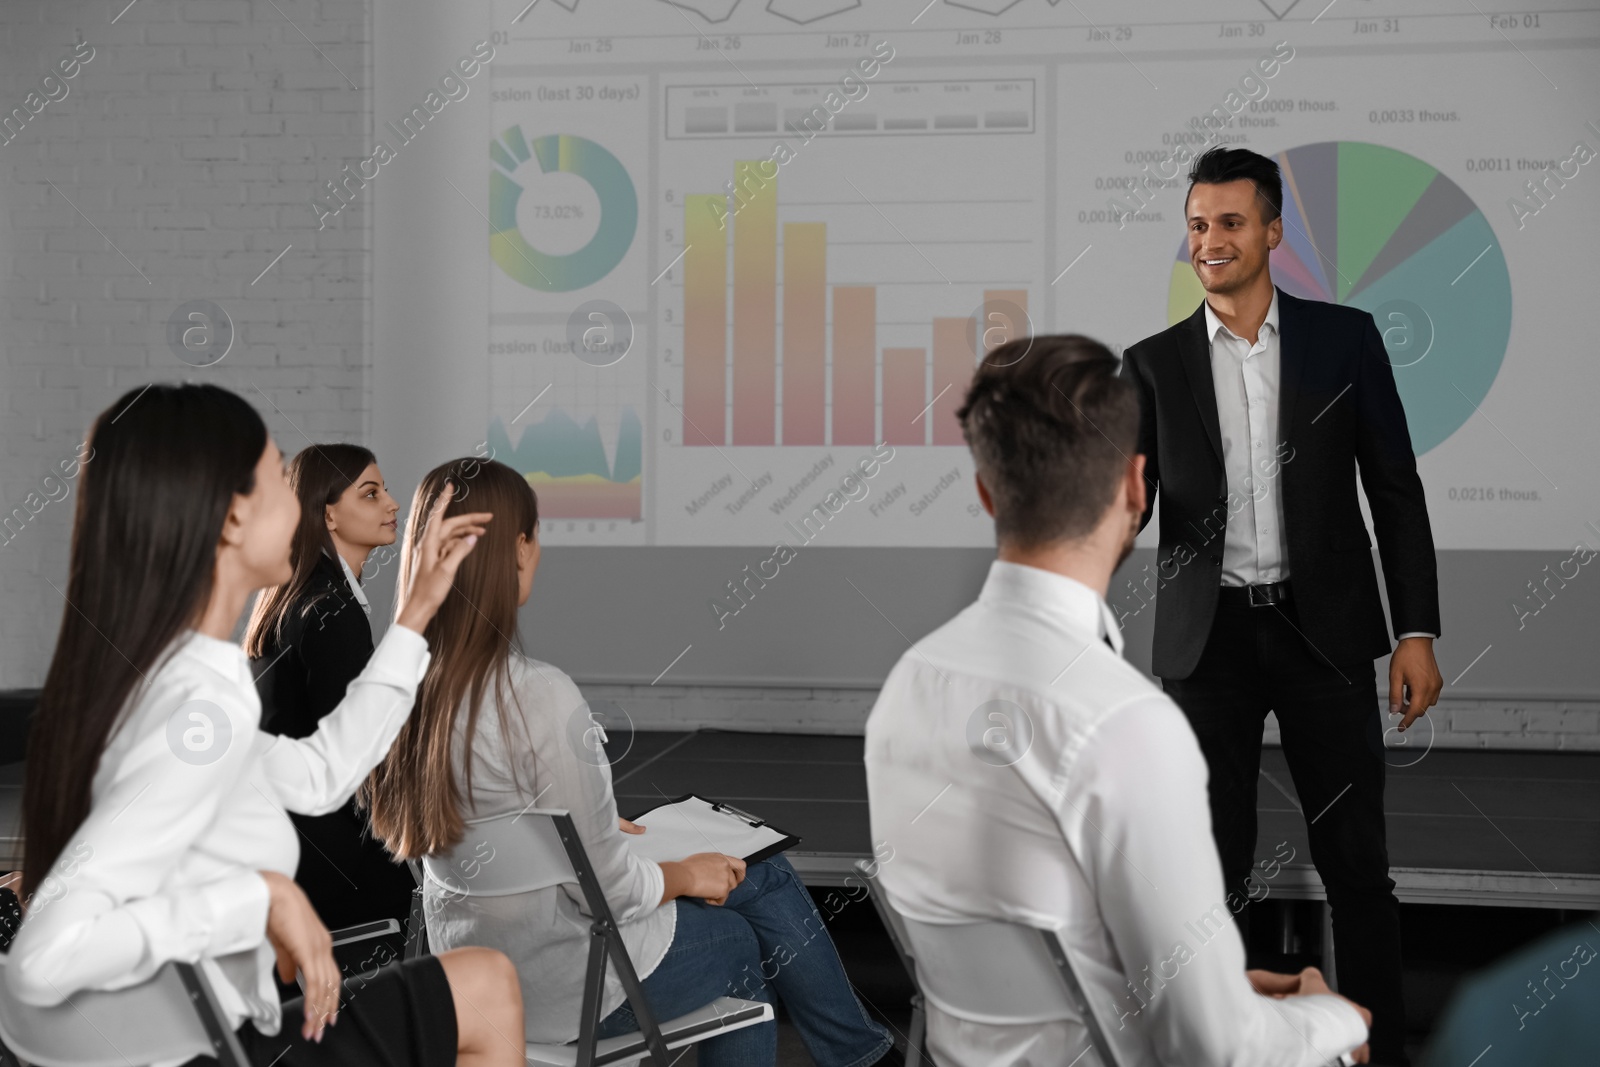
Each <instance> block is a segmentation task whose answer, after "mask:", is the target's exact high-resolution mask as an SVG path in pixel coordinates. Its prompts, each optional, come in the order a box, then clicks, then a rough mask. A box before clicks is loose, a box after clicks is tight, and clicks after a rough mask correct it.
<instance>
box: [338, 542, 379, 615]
mask: <svg viewBox="0 0 1600 1067" xmlns="http://www.w3.org/2000/svg"><path fill="white" fill-rule="evenodd" d="M333 558H334V559H336V560H338V561H339V566H340V567H341V568H343V570H344V580H345V581H346V582H349V583H350V592H351V594H353V595H354V596H355V598H356V603H357V604H360V605H361V610H362V611H363V612H364V613H366V614H367V615H369V616H370V615H371V614H372V605H371V604H369V603H368V602H367V594H366V591H365V590H363V589H362V588H361V580H360V579H359V578H357V577H356V573H355V571H353V570H351V569H350V564H348V563H346V562H345V558H344V557H343V556H341V555H339V553H337V552H335V553H334V554H333Z"/></svg>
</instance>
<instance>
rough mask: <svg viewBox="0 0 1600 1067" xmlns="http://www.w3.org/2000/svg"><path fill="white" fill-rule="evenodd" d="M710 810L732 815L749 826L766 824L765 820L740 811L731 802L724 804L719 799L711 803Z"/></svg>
mask: <svg viewBox="0 0 1600 1067" xmlns="http://www.w3.org/2000/svg"><path fill="white" fill-rule="evenodd" d="M711 810H712V811H720V812H722V814H724V815H732V816H733V817H734V818H736V819H738V820H739V821H740V822H745V823H749V824H750V826H752V827H757V826H765V825H766V824H767V820H765V819H758V818H756V817H755V816H754V815H751V814H750V813H749V812H748V811H740V810H739V809H738V808H736V807H734V806H733V805H732V804H724V803H722V802H721V801H716V802H714V803H713V804H712V805H711Z"/></svg>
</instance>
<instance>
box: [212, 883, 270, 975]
mask: <svg viewBox="0 0 1600 1067" xmlns="http://www.w3.org/2000/svg"><path fill="white" fill-rule="evenodd" d="M201 892H202V893H203V894H204V895H205V896H206V898H208V902H209V903H210V905H211V915H212V932H211V952H210V953H209V954H210V955H213V956H226V955H228V954H229V953H230V952H243V951H244V950H246V949H251V948H255V947H256V946H257V945H259V944H261V942H262V941H263V940H264V939H265V938H266V934H267V914H268V913H269V912H270V911H271V910H272V891H271V890H269V889H268V888H267V880H266V879H265V878H263V877H261V872H260V871H240V872H239V873H238V874H234V875H230V876H228V877H227V878H224V879H222V880H221V881H219V882H213V883H212V884H210V885H208V886H205V887H204V888H203V889H202V890H201Z"/></svg>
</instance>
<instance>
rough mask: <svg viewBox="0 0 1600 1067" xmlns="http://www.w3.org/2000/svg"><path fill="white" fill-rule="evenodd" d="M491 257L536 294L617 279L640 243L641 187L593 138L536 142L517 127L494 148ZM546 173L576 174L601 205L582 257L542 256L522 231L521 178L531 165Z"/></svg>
mask: <svg viewBox="0 0 1600 1067" xmlns="http://www.w3.org/2000/svg"><path fill="white" fill-rule="evenodd" d="M489 158H490V159H491V160H492V161H493V162H494V164H495V169H493V170H491V171H490V172H489V255H490V256H491V257H492V258H493V259H494V261H495V263H497V264H498V265H499V267H500V269H501V270H503V271H505V272H506V274H508V275H509V276H510V277H512V278H514V279H516V280H517V281H518V282H521V283H522V284H523V285H526V286H527V287H528V288H530V289H539V290H542V291H544V292H548V293H566V292H571V291H572V290H574V289H582V288H584V287H585V286H588V285H593V284H594V283H595V282H597V281H599V280H600V279H601V278H604V277H605V276H606V275H607V274H609V273H611V269H612V268H613V267H615V266H616V265H617V264H618V263H620V262H622V257H623V256H625V255H627V252H628V246H629V245H631V244H632V243H633V233H634V230H635V229H637V228H638V224H639V200H638V197H637V196H636V195H635V194H634V191H633V181H632V180H631V179H630V178H629V177H628V171H627V168H625V167H624V166H623V165H622V164H621V163H620V162H619V161H618V160H617V157H616V156H614V155H612V154H611V153H610V152H609V151H607V150H606V149H605V148H604V147H602V146H601V145H599V144H596V143H595V142H594V141H591V140H589V139H588V138H587V137H574V136H572V135H570V134H564V133H562V134H549V135H547V136H544V137H538V138H535V139H534V140H533V142H532V143H531V144H530V143H529V142H528V141H527V140H525V139H524V138H523V136H522V127H520V126H512V127H511V128H510V129H508V130H506V131H505V132H504V133H502V134H501V135H500V137H499V139H498V140H495V141H490V142H489ZM530 163H531V164H532V165H536V166H537V167H538V168H539V170H540V171H541V172H542V173H544V174H552V173H556V172H561V173H566V174H571V175H573V176H575V177H578V178H582V179H583V180H584V181H586V182H588V183H589V187H590V188H591V189H593V190H594V193H595V196H596V197H597V198H598V199H599V201H600V224H599V225H598V226H597V227H595V231H594V236H593V237H591V238H590V239H589V241H588V243H587V244H585V245H584V246H583V247H582V248H579V249H578V250H576V251H574V252H569V253H566V254H562V255H556V254H552V253H548V252H541V251H540V250H539V249H538V248H536V247H535V246H534V245H533V244H532V243H530V242H529V241H528V239H527V237H525V236H524V235H523V233H522V230H521V229H520V228H519V227H518V225H517V202H518V200H520V199H521V197H522V191H523V187H522V185H521V184H520V183H519V182H517V181H516V180H515V179H514V178H513V177H512V175H514V174H515V173H516V172H517V170H518V169H519V168H521V167H522V166H523V165H525V164H530Z"/></svg>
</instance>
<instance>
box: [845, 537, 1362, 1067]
mask: <svg viewBox="0 0 1600 1067" xmlns="http://www.w3.org/2000/svg"><path fill="white" fill-rule="evenodd" d="M1103 635H1104V636H1109V639H1110V645H1111V647H1107V646H1106V644H1105V643H1103ZM1121 649H1122V636H1121V633H1120V632H1119V630H1118V629H1117V625H1116V622H1115V619H1114V617H1113V616H1112V615H1111V612H1110V609H1109V608H1108V607H1107V606H1106V604H1105V601H1104V600H1103V599H1102V598H1101V597H1100V596H1099V595H1098V594H1096V593H1095V591H1094V590H1092V589H1090V588H1089V587H1087V586H1085V585H1083V584H1081V583H1080V582H1077V581H1074V580H1073V579H1071V578H1067V577H1065V576H1063V575H1060V574H1056V573H1053V572H1049V571H1044V570H1040V569H1037V568H1034V567H1026V566H1021V565H1018V564H1013V563H1005V562H1001V561H996V562H995V563H994V564H993V565H992V566H991V567H990V570H989V576H988V580H987V581H986V582H985V583H984V586H983V591H982V593H981V594H980V595H979V597H978V600H977V601H976V602H975V603H973V604H972V605H970V606H969V607H967V608H966V609H965V610H963V611H962V612H961V613H960V614H959V615H957V616H956V617H955V618H953V619H951V620H950V621H949V622H947V623H946V624H945V625H944V626H942V627H940V628H939V629H938V630H935V631H934V632H933V633H932V634H930V635H928V636H927V637H925V638H923V639H922V640H921V641H918V642H917V643H916V645H915V646H913V647H912V648H911V649H910V650H908V651H907V652H906V653H905V654H904V655H902V656H901V657H900V660H899V662H898V663H897V664H896V665H895V667H894V669H893V670H892V671H891V672H890V674H889V677H888V680H887V681H886V682H885V684H884V687H883V690H882V692H881V693H880V694H879V697H878V700H877V703H876V704H875V705H874V707H873V709H872V714H871V715H870V716H869V718H868V719H867V726H866V767H867V790H868V796H869V799H870V803H871V817H872V840H873V846H874V849H875V851H877V850H881V851H882V852H883V853H885V854H889V858H888V859H886V860H884V861H883V862H882V863H881V865H880V868H879V871H880V878H881V881H882V885H883V887H884V890H885V891H886V892H887V893H888V896H889V900H890V901H891V903H892V904H893V905H894V906H895V907H896V908H899V909H900V910H901V911H902V912H904V913H905V914H907V915H909V916H912V917H914V918H917V919H921V920H924V921H929V922H949V921H953V920H961V919H1004V920H1011V921H1017V922H1022V923H1027V924H1030V925H1034V926H1039V927H1048V928H1051V929H1054V930H1056V931H1057V933H1058V936H1060V938H1061V939H1062V942H1063V943H1064V944H1065V945H1066V947H1067V950H1068V952H1069V953H1071V956H1072V960H1073V962H1074V964H1075V965H1076V969H1077V972H1078V976H1079V978H1080V980H1081V981H1082V982H1083V984H1084V986H1085V989H1086V991H1087V994H1088V996H1089V998H1090V1000H1091V1002H1092V1003H1093V1004H1094V1006H1095V1008H1096V1011H1097V1014H1098V1016H1099V1018H1100V1020H1101V1023H1102V1026H1103V1028H1104V1029H1105V1030H1106V1031H1107V1036H1108V1037H1109V1039H1110V1040H1111V1041H1112V1042H1113V1043H1114V1044H1115V1045H1116V1046H1117V1048H1118V1051H1119V1053H1120V1058H1121V1059H1122V1062H1123V1063H1124V1064H1127V1065H1129V1067H1149V1065H1155V1064H1180V1063H1181V1064H1186V1065H1209V1064H1228V1065H1230V1067H1253V1065H1260V1067H1267V1065H1271V1067H1290V1065H1305V1067H1312V1065H1320V1064H1325V1063H1327V1062H1328V1061H1329V1060H1331V1059H1333V1058H1334V1057H1336V1056H1338V1055H1339V1054H1340V1053H1341V1052H1344V1051H1348V1050H1349V1049H1352V1048H1354V1047H1355V1046H1357V1045H1359V1044H1360V1043H1361V1042H1362V1041H1364V1040H1365V1038H1366V1028H1365V1026H1364V1025H1363V1023H1362V1022H1361V1017H1360V1016H1359V1015H1358V1014H1357V1012H1356V1011H1355V1009H1354V1008H1353V1007H1351V1006H1350V1005H1349V1004H1347V1003H1346V1002H1344V1001H1342V1000H1339V999H1337V998H1335V997H1332V996H1312V997H1296V998H1290V999H1285V1000H1272V999H1270V998H1266V997H1262V996H1259V995H1257V994H1256V993H1255V992H1254V990H1252V989H1251V987H1250V984H1249V981H1248V979H1246V977H1245V973H1244V972H1245V958H1244V946H1243V944H1242V942H1241V940H1240V938H1239V934H1238V930H1237V928H1236V927H1235V926H1234V923H1233V917H1232V914H1231V913H1230V911H1229V909H1228V906H1227V904H1226V897H1225V894H1224V890H1223V885H1222V871H1221V867H1220V865H1219V863H1218V860H1217V852H1216V847H1215V845H1214V844H1213V843H1212V838H1211V819H1210V809H1209V807H1208V805H1207V801H1206V764H1205V760H1204V758H1203V757H1202V756H1201V754H1200V748H1199V745H1198V743H1197V742H1196V741H1195V738H1194V733H1193V731H1192V730H1191V729H1190V727H1189V723H1188V721H1187V720H1186V719H1185V718H1184V716H1183V713H1182V712H1181V711H1180V710H1179V709H1178V706H1177V705H1176V704H1174V703H1173V702H1172V700H1171V699H1170V698H1168V697H1167V696H1166V695H1165V694H1163V693H1162V692H1161V691H1160V690H1159V689H1157V688H1156V687H1155V686H1154V685H1152V684H1151V683H1150V682H1149V681H1148V680H1147V679H1145V677H1144V676H1143V675H1141V674H1140V673H1139V671H1138V670H1137V669H1136V668H1134V667H1133V666H1132V665H1131V664H1129V663H1127V662H1125V661H1124V660H1123V659H1122V658H1121ZM997 712H998V713H1000V714H1002V715H1004V716H1005V719H1006V726H1005V728H1006V729H1007V730H1009V734H1008V735H1007V736H1006V737H1005V738H1003V739H1002V740H1004V741H1006V742H1007V743H1008V744H1009V745H1010V746H1011V748H1010V750H1007V749H1004V748H1002V749H1001V750H1000V751H1001V752H1002V753H1007V754H1006V758H1004V759H999V758H996V754H995V750H994V748H993V746H992V745H989V744H988V742H989V741H990V740H991V738H990V737H989V735H986V734H985V733H984V730H985V729H986V728H993V727H994V726H995V724H998V723H1001V721H1002V720H1001V719H997V718H995V717H994V715H995V714H996V713H997ZM1024 723H1025V724H1027V725H1028V726H1029V727H1031V729H1021V728H1019V727H1021V726H1022V725H1023V724H1024ZM1024 734H1029V735H1031V736H1029V737H1028V739H1027V746H1026V751H1025V752H1023V751H1017V750H1020V749H1022V748H1023V742H1022V739H1023V735H1024ZM980 753H983V754H984V755H980ZM985 756H987V758H985ZM885 846H887V847H885ZM890 849H892V853H890V852H889V850H890ZM1147 968H1148V970H1147ZM928 1038H929V1042H930V1047H931V1051H932V1053H933V1055H934V1058H935V1059H936V1060H937V1061H938V1062H940V1063H943V1064H950V1065H955V1067H978V1065H986V1067H987V1065H990V1064H1001V1063H1004V1064H1012V1065H1044V1064H1052V1065H1057V1067H1059V1065H1061V1064H1065V1063H1067V1062H1069V1061H1071V1060H1072V1059H1073V1057H1074V1056H1076V1055H1078V1054H1079V1053H1080V1052H1081V1051H1082V1050H1083V1049H1084V1048H1085V1047H1086V1045H1087V1032H1086V1031H1085V1029H1084V1027H1083V1025H1082V1023H1081V1022H1080V1021H1078V1020H1076V1019H1070V1020H1067V1021H1061V1022H1047V1023H1038V1024H1030V1025H996V1024H991V1023H979V1022H972V1021H967V1020H962V1019H957V1018H953V1017H951V1016H948V1015H946V1014H944V1013H943V1012H941V1011H939V1010H938V1009H937V1008H935V1007H933V1006H931V1005H930V1006H929V1008H928Z"/></svg>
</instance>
